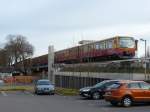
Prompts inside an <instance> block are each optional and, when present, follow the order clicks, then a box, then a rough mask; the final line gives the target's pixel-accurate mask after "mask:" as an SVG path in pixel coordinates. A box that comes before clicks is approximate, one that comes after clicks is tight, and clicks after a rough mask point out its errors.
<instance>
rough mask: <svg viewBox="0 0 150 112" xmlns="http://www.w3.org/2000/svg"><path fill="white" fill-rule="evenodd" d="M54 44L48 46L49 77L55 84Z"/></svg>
mask: <svg viewBox="0 0 150 112" xmlns="http://www.w3.org/2000/svg"><path fill="white" fill-rule="evenodd" d="M53 65H54V46H51V45H50V46H49V47H48V79H49V80H50V81H51V82H52V83H53V84H55V76H54V67H53Z"/></svg>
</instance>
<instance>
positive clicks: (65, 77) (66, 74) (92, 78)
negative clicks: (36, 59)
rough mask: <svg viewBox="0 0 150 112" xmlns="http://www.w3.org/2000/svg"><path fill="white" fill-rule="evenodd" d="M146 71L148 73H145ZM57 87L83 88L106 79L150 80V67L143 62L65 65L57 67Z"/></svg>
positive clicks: (55, 73)
mask: <svg viewBox="0 0 150 112" xmlns="http://www.w3.org/2000/svg"><path fill="white" fill-rule="evenodd" d="M145 70H146V73H145ZM54 75H55V84H56V86H57V87H64V88H76V89H79V88H82V87H85V86H91V85H94V84H96V83H98V82H101V81H103V80H106V79H126V80H149V79H150V66H149V63H147V68H146V69H145V66H144V63H143V62H142V61H139V60H136V61H122V60H121V61H119V62H118V61H114V62H107V63H105V62H104V63H85V64H84V63H83V64H66V65H65V64H63V65H60V66H58V65H57V66H55V72H54Z"/></svg>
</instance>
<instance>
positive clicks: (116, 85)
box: [108, 83, 121, 89]
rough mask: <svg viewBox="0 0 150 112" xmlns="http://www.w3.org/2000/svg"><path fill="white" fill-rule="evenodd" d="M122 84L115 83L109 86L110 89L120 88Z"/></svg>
mask: <svg viewBox="0 0 150 112" xmlns="http://www.w3.org/2000/svg"><path fill="white" fill-rule="evenodd" d="M120 86H121V83H114V84H112V85H110V86H109V87H108V89H118V88H119V87H120Z"/></svg>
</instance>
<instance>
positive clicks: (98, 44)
mask: <svg viewBox="0 0 150 112" xmlns="http://www.w3.org/2000/svg"><path fill="white" fill-rule="evenodd" d="M137 43H138V41H137V40H135V38H134V37H129V36H115V37H112V38H108V39H104V40H100V41H92V42H88V43H85V44H80V45H78V46H75V47H72V48H67V49H64V50H60V51H56V52H55V63H65V64H72V63H86V62H99V61H104V60H115V59H131V58H134V57H135V54H136V50H137Z"/></svg>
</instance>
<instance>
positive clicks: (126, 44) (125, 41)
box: [120, 37, 135, 48]
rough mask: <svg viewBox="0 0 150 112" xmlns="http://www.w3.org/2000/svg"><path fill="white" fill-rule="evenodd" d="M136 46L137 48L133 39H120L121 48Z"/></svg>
mask: <svg viewBox="0 0 150 112" xmlns="http://www.w3.org/2000/svg"><path fill="white" fill-rule="evenodd" d="M134 46H135V42H134V39H133V38H130V37H129V38H128V37H124V38H120V47H121V48H134Z"/></svg>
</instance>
